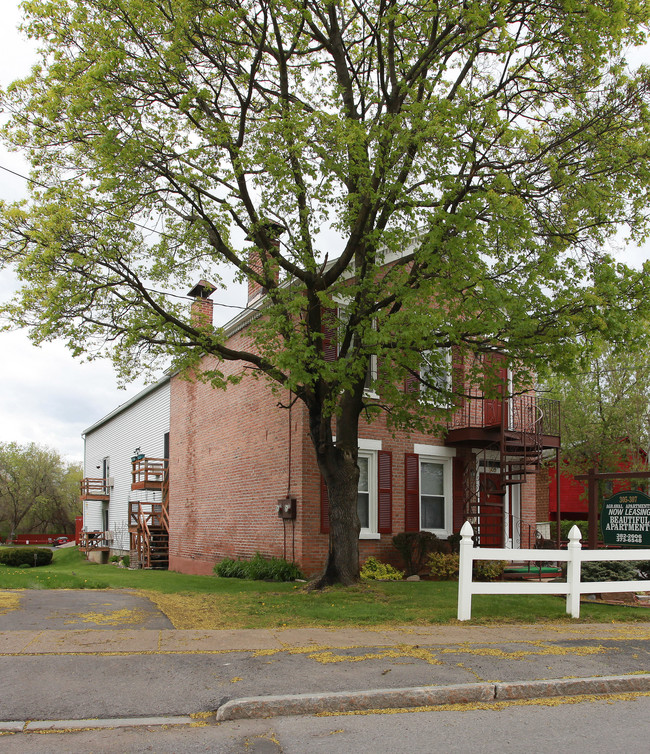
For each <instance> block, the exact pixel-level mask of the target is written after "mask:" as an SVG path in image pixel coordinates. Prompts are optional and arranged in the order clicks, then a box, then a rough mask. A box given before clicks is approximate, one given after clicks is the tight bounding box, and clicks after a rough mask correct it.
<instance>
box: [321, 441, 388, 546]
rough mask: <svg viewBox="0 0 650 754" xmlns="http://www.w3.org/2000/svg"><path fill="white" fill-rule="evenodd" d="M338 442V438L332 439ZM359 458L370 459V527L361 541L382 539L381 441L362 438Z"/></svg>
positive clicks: (364, 532) (361, 537) (361, 533)
mask: <svg viewBox="0 0 650 754" xmlns="http://www.w3.org/2000/svg"><path fill="white" fill-rule="evenodd" d="M332 440H333V441H334V442H336V436H334V437H332ZM357 447H358V448H359V456H362V457H364V458H368V461H369V462H368V492H369V495H368V514H369V516H368V518H369V522H370V526H369V527H368V528H365V527H364V528H362V529H361V531H360V532H359V539H381V534H380V533H379V532H378V531H377V529H378V527H379V490H378V488H377V487H378V482H377V473H378V465H377V464H378V461H377V451H378V450H382V444H381V440H373V439H371V438H366V437H360V438H359V439H358V441H357Z"/></svg>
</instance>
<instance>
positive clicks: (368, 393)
mask: <svg viewBox="0 0 650 754" xmlns="http://www.w3.org/2000/svg"><path fill="white" fill-rule="evenodd" d="M334 301H336V305H337V306H336V316H337V319H338V320H339V321H341V310H342V309H345V308H346V307H347V306H348V305H349V304H350V299H346V298H345V297H341V296H338V297H335V298H334ZM374 327H375V325H374V324H373V328H374ZM338 357H339V343H338V340H337V344H336V358H337V359H338ZM377 363H378V362H377V354H375V353H371V354H370V358H369V360H368V371H369V372H370V380H371V382H375V380H376V379H377V374H378V371H377ZM363 395H364V397H365V398H375V399H378V398H379V394H378V393H377V392H376V391H375V390H373V389H372V388H368V387H364V388H363ZM359 448H361V446H359ZM380 450H381V448H380Z"/></svg>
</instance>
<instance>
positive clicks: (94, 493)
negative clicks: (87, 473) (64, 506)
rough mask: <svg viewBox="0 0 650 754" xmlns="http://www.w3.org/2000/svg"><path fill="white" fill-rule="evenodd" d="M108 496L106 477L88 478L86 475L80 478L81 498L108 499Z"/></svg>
mask: <svg viewBox="0 0 650 754" xmlns="http://www.w3.org/2000/svg"><path fill="white" fill-rule="evenodd" d="M109 497H110V491H109V488H108V479H90V478H88V477H87V478H85V479H82V480H81V499H82V500H93V499H94V500H108V499H109Z"/></svg>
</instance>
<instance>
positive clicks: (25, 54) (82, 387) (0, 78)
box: [0, 0, 246, 462]
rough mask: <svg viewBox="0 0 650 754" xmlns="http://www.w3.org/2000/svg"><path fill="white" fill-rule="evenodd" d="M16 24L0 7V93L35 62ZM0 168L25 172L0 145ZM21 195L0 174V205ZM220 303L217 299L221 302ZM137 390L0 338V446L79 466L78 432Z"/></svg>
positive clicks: (12, 338)
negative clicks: (44, 453) (28, 448)
mask: <svg viewBox="0 0 650 754" xmlns="http://www.w3.org/2000/svg"><path fill="white" fill-rule="evenodd" d="M20 18H21V16H20V12H19V9H18V0H2V23H1V24H0V86H2V87H3V88H4V87H6V86H7V85H8V84H9V83H10V82H11V81H13V80H15V79H18V78H21V77H23V76H25V75H27V74H28V73H29V71H30V67H31V65H32V64H33V63H34V62H35V58H36V47H35V45H34V44H33V43H31V42H30V41H29V40H27V39H26V38H25V36H24V35H22V34H21V33H20V32H18V31H17V26H18V24H19V22H20ZM0 117H1V116H0ZM0 166H2V168H8V169H9V170H13V171H15V172H17V173H21V174H22V175H28V173H29V166H28V164H27V163H26V161H25V160H24V159H23V158H22V157H21V156H20V155H18V154H15V153H10V152H8V151H7V150H6V149H5V148H4V147H3V146H2V145H1V144H0ZM25 191H26V182H25V181H24V180H23V179H22V178H18V177H17V176H13V175H11V174H10V173H8V172H6V170H4V169H0V199H4V200H5V201H13V200H16V199H19V198H21V197H22V196H24V195H25ZM16 284H17V281H16V279H15V278H14V277H13V276H12V275H10V274H9V273H7V272H6V271H2V270H0V301H6V300H7V299H8V298H9V297H10V295H11V294H12V292H13V291H14V290H15V287H16ZM182 293H186V291H183V292H182ZM226 296H227V300H228V301H229V302H231V303H233V304H240V305H245V299H246V292H245V288H244V286H243V285H236V284H233V285H232V286H229V289H228V291H227V294H226ZM226 296H224V294H223V293H221V294H220V298H221V300H226ZM215 298H217V297H216V296H215ZM233 313H234V312H233V310H228V309H225V310H220V309H218V308H215V322H216V323H218V324H220V323H223V322H224V321H226V320H228V319H230V318H231V317H232V316H233ZM144 385H145V383H144V382H143V381H142V380H135V382H133V383H130V384H129V385H128V386H127V388H126V389H119V388H118V385H117V380H116V378H115V375H114V372H113V367H112V366H111V364H110V362H108V361H106V360H96V361H93V362H90V363H89V362H86V363H82V362H80V361H79V360H75V359H73V357H72V356H71V355H70V353H69V352H68V350H67V349H66V348H65V346H64V345H63V344H61V343H56V342H54V343H47V344H44V345H43V346H41V347H36V346H34V345H33V344H32V343H31V341H30V340H29V338H28V337H27V334H26V333H25V332H24V331H14V332H0V443H7V442H17V443H19V444H21V445H22V444H26V443H30V442H35V443H37V444H39V445H46V446H48V447H50V448H53V449H55V450H57V451H58V452H59V453H60V454H61V455H62V456H63V457H64V458H65V460H66V461H68V462H76V461H81V460H82V459H83V439H82V437H81V433H82V432H83V430H84V429H86V428H87V427H90V426H91V425H92V424H94V423H95V422H96V421H97V420H99V419H101V418H102V417H103V416H105V415H106V414H108V413H110V412H111V411H112V410H113V409H114V408H116V407H117V406H118V405H120V404H121V403H124V402H125V401H127V400H129V399H130V398H131V397H132V396H133V395H135V394H136V393H137V392H138V391H139V390H141V389H142V388H143V387H144Z"/></svg>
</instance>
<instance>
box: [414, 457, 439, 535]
mask: <svg viewBox="0 0 650 754" xmlns="http://www.w3.org/2000/svg"><path fill="white" fill-rule="evenodd" d="M420 528H421V529H431V530H433V529H436V530H441V529H445V467H444V464H442V463H436V462H434V461H427V460H425V459H420Z"/></svg>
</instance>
